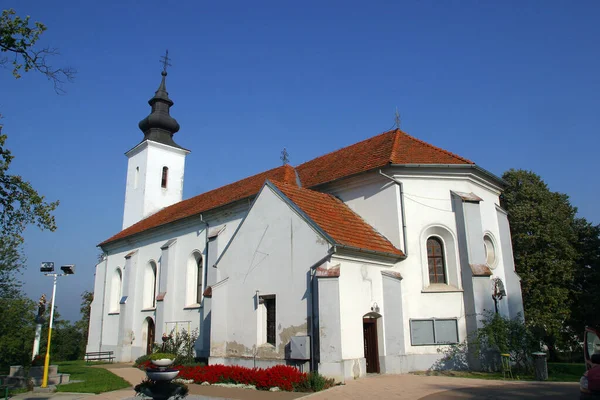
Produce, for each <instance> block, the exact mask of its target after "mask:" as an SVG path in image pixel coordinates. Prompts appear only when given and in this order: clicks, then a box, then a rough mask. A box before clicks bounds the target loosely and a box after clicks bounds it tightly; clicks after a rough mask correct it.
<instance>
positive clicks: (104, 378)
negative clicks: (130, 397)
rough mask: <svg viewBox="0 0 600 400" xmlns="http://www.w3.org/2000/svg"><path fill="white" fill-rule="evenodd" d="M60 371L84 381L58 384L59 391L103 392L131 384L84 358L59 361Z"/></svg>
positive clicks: (57, 389)
mask: <svg viewBox="0 0 600 400" xmlns="http://www.w3.org/2000/svg"><path fill="white" fill-rule="evenodd" d="M56 364H58V372H59V373H62V374H70V375H71V378H70V379H71V381H74V380H78V381H83V382H76V383H68V384H66V385H58V386H57V387H56V391H57V392H78V393H96V394H98V393H103V392H110V391H111V390H118V389H124V388H128V387H130V386H131V385H130V384H129V382H127V381H126V380H124V379H123V378H121V377H119V376H116V375H115V374H113V373H112V372H110V371H108V370H106V369H103V368H92V367H90V366H89V365H88V364H86V362H85V361H83V360H77V361H61V362H57V363H56Z"/></svg>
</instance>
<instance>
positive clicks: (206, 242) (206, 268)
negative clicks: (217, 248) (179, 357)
mask: <svg viewBox="0 0 600 400" xmlns="http://www.w3.org/2000/svg"><path fill="white" fill-rule="evenodd" d="M200 222H202V223H203V224H204V225H206V226H205V228H204V232H205V244H204V248H205V251H206V257H205V258H204V267H203V268H202V274H203V275H204V276H203V277H202V282H203V283H204V287H202V288H201V289H202V302H203V303H204V302H205V301H206V300H205V299H204V290H206V289H205V288H207V287H208V265H209V263H208V261H209V260H208V242H209V239H208V222H206V221H205V220H204V218H202V214H200ZM211 308H212V302H211ZM205 312H206V308H205V307H204V306H203V307H202V313H205ZM201 322H202V321H201ZM211 325H212V324H211ZM200 328H203V327H202V326H201V327H200ZM209 328H210V329H209V330H208V349H207V350H208V357H210V331H211V330H212V326H210V327H209ZM202 342H203V343H202V347H203V348H202V350H204V342H205V340H203V341H202ZM204 354H206V353H204ZM196 356H197V357H198V353H196ZM207 363H208V361H207Z"/></svg>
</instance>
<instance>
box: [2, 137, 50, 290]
mask: <svg viewBox="0 0 600 400" xmlns="http://www.w3.org/2000/svg"><path fill="white" fill-rule="evenodd" d="M5 142H6V135H2V134H0V228H1V229H2V233H0V282H1V283H0V296H7V295H8V294H9V293H8V292H10V291H13V292H14V290H15V286H18V281H17V280H16V277H15V272H17V271H18V270H19V269H20V268H21V267H22V266H23V255H22V252H21V245H22V244H23V241H24V239H23V232H24V230H25V228H26V227H27V225H36V226H38V227H39V228H41V229H48V230H50V231H54V230H55V229H56V222H55V220H54V216H53V215H52V212H53V211H54V210H55V209H56V207H57V206H58V201H55V202H47V201H46V200H45V199H44V196H42V195H40V194H39V193H38V192H37V191H36V190H35V189H34V188H33V187H32V186H31V184H30V183H29V182H27V181H25V180H24V179H23V178H22V177H21V176H19V175H12V174H10V173H9V167H10V163H11V161H12V159H13V156H12V155H11V153H10V151H9V150H8V149H7V148H6V146H5ZM12 295H14V293H13V294H12Z"/></svg>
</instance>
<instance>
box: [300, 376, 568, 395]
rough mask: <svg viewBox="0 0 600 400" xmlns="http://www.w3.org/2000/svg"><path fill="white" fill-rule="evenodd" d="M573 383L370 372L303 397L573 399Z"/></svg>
mask: <svg viewBox="0 0 600 400" xmlns="http://www.w3.org/2000/svg"><path fill="white" fill-rule="evenodd" d="M578 396H579V384H577V383H551V382H515V381H497V380H485V379H470V378H451V377H444V376H421V375H373V376H367V377H366V378H362V379H357V380H354V381H347V382H346V385H344V386H337V387H335V388H332V389H330V390H327V391H324V392H319V393H314V394H312V395H309V396H307V397H304V398H303V399H306V400H342V399H344V400H345V399H350V400H352V399H356V400H358V399H369V400H374V399H406V400H408V399H422V400H425V399H427V400H440V399H494V400H500V399H501V400H504V399H561V400H566V399H576V398H578Z"/></svg>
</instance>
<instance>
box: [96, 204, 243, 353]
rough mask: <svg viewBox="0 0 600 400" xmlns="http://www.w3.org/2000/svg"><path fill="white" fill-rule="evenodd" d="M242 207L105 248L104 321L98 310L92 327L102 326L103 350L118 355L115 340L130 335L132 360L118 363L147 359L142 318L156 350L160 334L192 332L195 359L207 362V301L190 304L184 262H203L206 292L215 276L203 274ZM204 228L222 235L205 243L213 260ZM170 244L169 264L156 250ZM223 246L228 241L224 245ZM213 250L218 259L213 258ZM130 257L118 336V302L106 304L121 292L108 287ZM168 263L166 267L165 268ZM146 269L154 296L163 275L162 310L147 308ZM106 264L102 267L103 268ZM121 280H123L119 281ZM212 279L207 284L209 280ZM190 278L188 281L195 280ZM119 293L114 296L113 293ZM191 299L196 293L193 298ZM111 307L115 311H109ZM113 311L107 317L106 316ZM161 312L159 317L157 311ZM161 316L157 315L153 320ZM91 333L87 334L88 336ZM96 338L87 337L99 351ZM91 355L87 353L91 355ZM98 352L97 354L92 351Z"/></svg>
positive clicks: (238, 218)
mask: <svg viewBox="0 0 600 400" xmlns="http://www.w3.org/2000/svg"><path fill="white" fill-rule="evenodd" d="M247 207H248V205H247V203H245V202H243V203H238V204H232V205H230V206H228V207H225V208H223V209H221V210H219V211H218V212H212V213H208V214H206V215H203V216H202V218H201V217H200V216H198V217H197V218H195V219H189V220H186V221H182V222H180V223H176V224H173V225H170V226H168V227H164V228H162V229H161V230H159V231H155V232H153V233H151V234H144V235H141V236H139V237H138V238H135V239H129V240H124V241H120V242H117V243H115V244H109V245H108V246H107V248H106V250H107V251H108V254H109V256H108V259H107V262H106V263H103V264H102V265H104V267H102V265H101V266H99V267H98V268H101V269H102V270H103V271H105V270H106V268H108V271H109V277H108V282H107V285H106V293H105V298H106V303H105V313H104V320H103V321H101V317H100V315H101V304H100V305H99V306H98V307H95V308H94V312H96V311H95V309H96V308H98V309H99V311H97V314H95V317H92V318H93V320H94V321H95V322H94V323H95V324H97V325H98V329H99V328H100V325H103V327H102V330H103V335H102V343H103V346H102V348H103V349H105V348H107V346H110V347H111V348H110V349H109V350H116V349H117V347H118V346H117V342H118V338H119V337H121V338H127V337H128V336H127V333H128V332H130V333H131V335H130V338H131V351H130V353H131V355H130V356H129V355H127V356H124V358H122V359H120V360H119V361H133V360H135V359H136V358H137V357H139V356H141V355H143V354H146V344H147V342H146V341H147V337H148V333H147V323H146V318H151V319H152V320H153V321H154V323H155V324H156V326H155V341H156V343H157V344H160V343H162V341H161V336H162V334H163V333H167V334H169V333H171V332H173V333H178V332H180V331H181V330H182V329H185V330H186V331H192V330H195V329H197V330H198V334H199V339H198V341H197V342H196V350H197V353H198V355H199V356H202V355H204V356H206V357H207V356H208V346H209V341H208V337H209V336H210V331H209V330H206V329H203V327H202V323H201V321H205V322H207V323H209V321H206V318H207V315H208V314H209V313H210V306H208V305H207V303H209V302H207V301H205V299H202V302H201V303H199V304H198V303H196V302H194V303H191V304H190V303H189V301H188V299H189V297H190V295H189V293H187V291H188V285H187V283H186V282H187V281H188V261H189V258H190V256H192V254H193V253H194V252H197V253H199V254H200V255H201V256H202V262H203V272H204V281H203V283H202V290H203V291H204V290H205V289H206V288H207V286H209V285H212V284H214V283H215V281H214V278H215V275H214V274H211V273H210V271H209V270H207V269H209V268H210V269H213V270H214V268H212V265H213V264H214V262H215V261H216V257H217V256H218V255H219V254H220V252H222V250H223V248H224V244H223V243H226V242H224V240H223V238H227V236H231V235H232V234H233V232H234V231H235V229H236V228H237V226H238V225H239V223H240V222H241V220H242V218H243V216H244V215H245V213H246V210H247ZM207 223H208V231H212V230H215V231H216V232H221V233H220V234H219V235H218V236H217V237H215V238H213V239H212V240H211V241H210V244H209V246H212V248H209V253H211V254H212V259H207V254H206V253H207V252H206V240H207V234H208V232H207V229H206V224H207ZM171 239H175V241H174V242H173V243H172V244H171V246H170V247H169V250H171V251H170V253H169V256H168V261H167V260H163V250H162V249H161V246H163V245H165V244H166V243H167V242H168V241H170V240H171ZM225 240H227V239H225ZM215 249H216V250H217V253H214V251H215ZM132 252H135V253H134V255H133V256H132V257H133V258H135V260H136V262H135V263H132V264H131V268H132V271H129V274H128V278H129V279H128V282H123V284H130V285H133V286H132V287H130V289H129V292H128V295H129V298H128V300H127V303H126V304H125V305H124V306H125V307H127V308H126V310H127V313H128V316H127V319H126V321H125V322H124V324H122V327H121V329H122V331H121V332H119V314H120V312H119V310H120V307H118V306H117V304H116V303H117V302H118V301H116V302H111V300H110V298H111V293H112V292H111V291H113V292H115V294H114V296H116V297H118V298H119V299H120V297H121V294H122V289H121V290H120V291H119V290H117V289H116V287H115V285H113V284H112V282H111V277H112V276H113V275H111V274H114V271H116V269H117V268H119V269H120V270H121V271H123V267H124V266H125V261H126V260H125V256H126V255H128V254H130V253H132ZM165 262H168V264H169V265H168V266H166V265H165ZM149 263H155V264H156V267H157V276H156V295H159V293H160V279H161V273H163V274H164V273H165V271H168V272H166V273H167V274H168V276H167V277H166V290H165V291H166V295H165V297H164V300H163V301H162V304H160V303H161V302H160V301H155V307H147V305H148V302H149V301H150V299H149V298H150V295H149V292H150V291H152V290H151V288H149V287H147V286H148V285H147V283H148V281H149V279H148V277H149V272H148V265H149ZM105 264H106V265H105ZM123 276H125V275H123ZM209 277H210V278H212V281H210V280H209V279H208V278H209ZM99 278H103V276H99V275H98V274H97V275H96V283H95V285H96V286H98V287H97V288H96V287H95V289H94V290H95V293H102V292H103V284H102V279H101V280H100V281H99ZM194 278H195V276H193V277H192V279H194ZM117 292H119V293H117ZM193 297H195V293H194V296H193ZM112 306H115V307H113V308H112V309H111V307H112ZM111 310H112V312H111ZM159 310H161V311H159ZM157 313H158V314H160V315H157ZM90 332H92V331H91V330H90ZM99 336H100V335H99V334H98V335H97V337H96V338H95V337H94V335H93V334H92V333H90V337H89V339H88V340H89V341H90V343H92V342H94V343H95V342H96V341H97V345H99V341H100V337H99ZM90 351H91V350H90ZM96 351H97V350H96Z"/></svg>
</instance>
